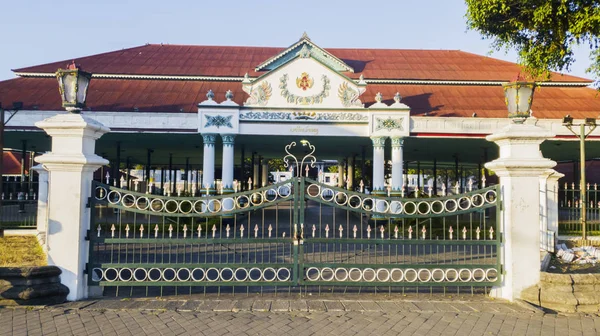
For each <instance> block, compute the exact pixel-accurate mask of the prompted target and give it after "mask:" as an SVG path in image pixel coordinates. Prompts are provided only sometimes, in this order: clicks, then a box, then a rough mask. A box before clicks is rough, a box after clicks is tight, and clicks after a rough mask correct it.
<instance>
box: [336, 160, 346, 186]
mask: <svg viewBox="0 0 600 336" xmlns="http://www.w3.org/2000/svg"><path fill="white" fill-rule="evenodd" d="M345 175H346V174H344V161H342V159H339V160H338V177H337V186H338V188H343V187H344V184H345V183H346V182H345V181H346V176H345Z"/></svg>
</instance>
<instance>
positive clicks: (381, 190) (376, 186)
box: [371, 136, 387, 195]
mask: <svg viewBox="0 0 600 336" xmlns="http://www.w3.org/2000/svg"><path fill="white" fill-rule="evenodd" d="M386 138H387V137H382V136H376V137H371V140H372V141H373V186H372V188H373V192H374V193H377V194H381V195H386V194H387V192H386V191H385V181H384V176H383V174H384V153H385V139H386Z"/></svg>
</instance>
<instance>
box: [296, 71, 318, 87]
mask: <svg viewBox="0 0 600 336" xmlns="http://www.w3.org/2000/svg"><path fill="white" fill-rule="evenodd" d="M313 84H314V81H313V79H312V78H310V76H309V75H308V74H307V73H306V72H303V73H302V74H301V75H300V77H298V78H296V86H298V88H300V89H302V90H303V91H306V90H307V89H310V88H311V87H313Z"/></svg>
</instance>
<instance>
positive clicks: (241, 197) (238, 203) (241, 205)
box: [235, 195, 250, 209]
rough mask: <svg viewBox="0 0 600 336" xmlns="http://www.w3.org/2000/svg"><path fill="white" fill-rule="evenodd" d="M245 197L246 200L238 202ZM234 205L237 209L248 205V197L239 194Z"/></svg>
mask: <svg viewBox="0 0 600 336" xmlns="http://www.w3.org/2000/svg"><path fill="white" fill-rule="evenodd" d="M242 199H245V200H246V201H244V202H240V200H242ZM235 205H236V206H237V207H238V208H239V209H244V208H247V207H249V206H250V199H249V198H248V196H246V195H240V196H238V197H237V198H236V199H235Z"/></svg>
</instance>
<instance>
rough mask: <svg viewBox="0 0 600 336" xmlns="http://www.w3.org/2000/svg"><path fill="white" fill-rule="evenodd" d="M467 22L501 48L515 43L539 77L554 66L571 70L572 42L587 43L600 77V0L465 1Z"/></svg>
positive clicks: (521, 57) (593, 69)
mask: <svg viewBox="0 0 600 336" xmlns="http://www.w3.org/2000/svg"><path fill="white" fill-rule="evenodd" d="M465 2H466V4H467V14H466V18H467V25H468V27H469V29H472V30H475V31H477V32H479V33H480V34H482V35H483V37H484V38H488V39H491V40H492V46H493V47H494V48H495V49H496V50H501V49H504V50H508V49H512V48H515V49H516V50H517V51H518V53H519V62H520V63H522V64H523V65H524V66H525V67H526V70H527V72H528V73H529V74H530V75H531V76H532V77H533V78H535V79H548V78H549V76H550V73H549V71H563V70H566V71H568V70H570V67H571V65H572V64H573V62H574V61H575V58H574V53H573V47H574V46H576V45H588V46H589V48H590V59H591V66H590V67H589V68H588V69H587V72H588V73H590V74H591V75H592V76H594V77H595V78H597V79H598V78H600V52H599V51H598V47H599V42H600V1H598V0H465Z"/></svg>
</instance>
